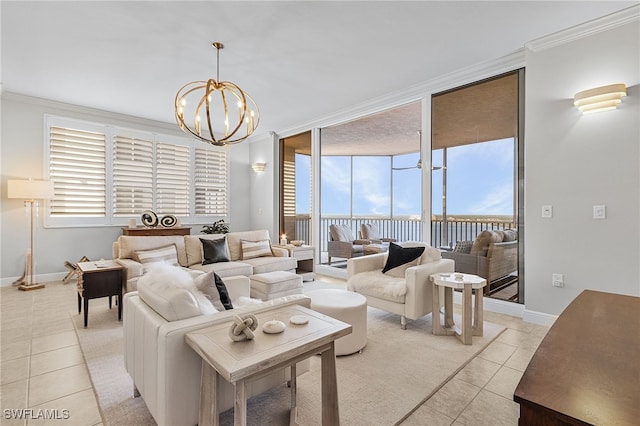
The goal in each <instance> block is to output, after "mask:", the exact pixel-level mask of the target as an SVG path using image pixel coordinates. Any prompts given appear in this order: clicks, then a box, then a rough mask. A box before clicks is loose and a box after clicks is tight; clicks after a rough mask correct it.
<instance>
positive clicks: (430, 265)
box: [347, 242, 455, 329]
mask: <svg viewBox="0 0 640 426" xmlns="http://www.w3.org/2000/svg"><path fill="white" fill-rule="evenodd" d="M399 245H401V246H403V247H415V246H424V247H425V251H424V253H423V254H422V255H421V256H420V258H419V259H418V262H417V263H418V264H417V265H416V266H411V267H408V268H407V269H406V270H405V272H404V276H402V277H394V276H390V275H387V274H384V273H382V269H383V267H384V266H385V263H386V261H387V256H388V255H389V253H388V252H387V253H379V254H373V255H370V256H364V257H356V258H351V259H349V260H348V261H347V277H348V281H347V288H348V289H349V290H351V291H355V292H357V293H360V294H362V295H363V296H365V297H366V298H367V304H368V305H369V306H372V307H374V308H378V309H382V310H384V311H387V312H392V313H395V314H398V315H400V325H401V327H402V329H406V327H407V318H409V319H412V320H416V319H418V318H420V317H423V316H425V315H427V314H429V313H431V310H432V309H433V302H432V300H433V287H432V286H433V284H432V283H431V281H430V279H429V276H430V275H431V274H435V273H437V272H453V271H454V267H455V262H454V261H453V260H450V259H442V255H441V254H440V250H438V249H435V248H433V247H430V246H428V245H427V244H425V243H420V242H406V243H401V244H399ZM443 305H444V300H443V298H441V300H440V306H443Z"/></svg>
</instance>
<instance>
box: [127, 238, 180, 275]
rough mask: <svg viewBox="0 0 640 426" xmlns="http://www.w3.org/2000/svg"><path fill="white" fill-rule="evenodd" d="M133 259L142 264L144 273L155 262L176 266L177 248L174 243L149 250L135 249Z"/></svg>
mask: <svg viewBox="0 0 640 426" xmlns="http://www.w3.org/2000/svg"><path fill="white" fill-rule="evenodd" d="M135 260H136V261H138V262H139V263H141V264H142V270H143V272H145V273H146V272H147V271H148V270H149V267H150V266H151V265H153V264H155V263H166V264H168V265H173V266H178V249H177V248H176V245H175V244H171V245H168V246H164V247H158V248H156V249H151V250H138V251H136V255H135Z"/></svg>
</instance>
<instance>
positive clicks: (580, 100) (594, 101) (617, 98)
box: [573, 83, 627, 114]
mask: <svg viewBox="0 0 640 426" xmlns="http://www.w3.org/2000/svg"><path fill="white" fill-rule="evenodd" d="M624 96H627V87H626V86H625V85H624V84H620V83H619V84H610V85H608V86H601V87H596V88H594V89H589V90H583V91H582V92H578V93H576V95H575V96H574V98H573V105H574V106H576V107H577V108H578V109H579V110H580V111H582V113H583V114H589V113H592V112H599V111H609V110H612V109H616V108H617V107H618V104H619V103H621V102H622V98H623V97H624Z"/></svg>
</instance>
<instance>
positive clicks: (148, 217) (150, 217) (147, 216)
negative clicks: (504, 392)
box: [141, 210, 158, 228]
mask: <svg viewBox="0 0 640 426" xmlns="http://www.w3.org/2000/svg"><path fill="white" fill-rule="evenodd" d="M141 219H142V224H143V225H144V226H147V227H150V228H155V227H156V226H158V215H157V214H156V213H155V212H154V211H152V210H145V211H143V212H142V216H141Z"/></svg>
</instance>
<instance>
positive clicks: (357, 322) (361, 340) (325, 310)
mask: <svg viewBox="0 0 640 426" xmlns="http://www.w3.org/2000/svg"><path fill="white" fill-rule="evenodd" d="M305 294H306V295H307V296H309V297H310V298H311V309H313V310H314V311H316V312H320V313H322V314H325V315H328V316H330V317H332V318H335V319H337V320H340V321H343V322H346V323H347V324H351V326H352V327H353V329H352V331H351V334H348V335H346V336H344V337H341V338H339V339H338V340H336V355H349V354H352V353H355V352H358V351H360V350H362V348H364V347H365V345H366V344H367V299H366V298H365V297H364V296H363V295H361V294H358V293H354V292H352V291H347V290H340V289H325V290H313V291H309V292H307V293H305Z"/></svg>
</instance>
